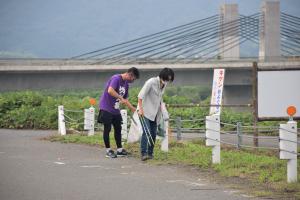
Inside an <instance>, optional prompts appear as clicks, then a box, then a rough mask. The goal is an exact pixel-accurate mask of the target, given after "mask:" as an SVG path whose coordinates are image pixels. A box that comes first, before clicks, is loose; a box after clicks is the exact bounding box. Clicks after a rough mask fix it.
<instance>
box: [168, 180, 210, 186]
mask: <svg viewBox="0 0 300 200" xmlns="http://www.w3.org/2000/svg"><path fill="white" fill-rule="evenodd" d="M166 181H167V182H168V183H182V184H184V185H188V186H204V185H206V184H202V183H195V182H191V181H186V180H166Z"/></svg>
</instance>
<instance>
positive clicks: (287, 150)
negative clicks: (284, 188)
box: [279, 121, 297, 183]
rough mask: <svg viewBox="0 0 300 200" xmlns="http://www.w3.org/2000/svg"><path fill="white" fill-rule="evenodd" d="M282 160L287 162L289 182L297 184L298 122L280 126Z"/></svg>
mask: <svg viewBox="0 0 300 200" xmlns="http://www.w3.org/2000/svg"><path fill="white" fill-rule="evenodd" d="M279 149H280V155H279V157H280V159H286V160H288V162H287V182H288V183H291V182H297V122H295V121H289V122H287V123H286V124H280V129H279Z"/></svg>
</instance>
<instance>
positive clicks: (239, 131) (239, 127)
mask: <svg viewBox="0 0 300 200" xmlns="http://www.w3.org/2000/svg"><path fill="white" fill-rule="evenodd" d="M236 132H237V148H238V149H240V148H241V145H242V142H243V141H242V124H241V122H238V123H237V124H236Z"/></svg>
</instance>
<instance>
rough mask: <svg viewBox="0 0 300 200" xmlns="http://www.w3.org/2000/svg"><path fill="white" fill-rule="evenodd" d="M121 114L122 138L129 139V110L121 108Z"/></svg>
mask: <svg viewBox="0 0 300 200" xmlns="http://www.w3.org/2000/svg"><path fill="white" fill-rule="evenodd" d="M121 116H122V121H123V122H122V131H121V134H122V139H127V133H128V131H127V110H125V109H122V110H121Z"/></svg>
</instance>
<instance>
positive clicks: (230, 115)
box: [0, 86, 278, 130]
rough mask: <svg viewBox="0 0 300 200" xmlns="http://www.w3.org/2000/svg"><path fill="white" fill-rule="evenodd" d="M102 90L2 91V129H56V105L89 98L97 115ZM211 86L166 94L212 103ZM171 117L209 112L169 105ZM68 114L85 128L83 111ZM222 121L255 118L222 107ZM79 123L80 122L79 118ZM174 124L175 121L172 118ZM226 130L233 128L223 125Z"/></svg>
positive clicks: (133, 96)
mask: <svg viewBox="0 0 300 200" xmlns="http://www.w3.org/2000/svg"><path fill="white" fill-rule="evenodd" d="M139 91H140V88H131V89H130V91H129V101H130V102H131V103H132V104H133V105H134V106H136V105H137V96H138V92H139ZM101 93H102V92H101V91H100V90H65V91H53V90H43V91H35V92H34V91H22V92H6V93H1V94H0V128H28V129H57V107H58V105H64V108H65V109H66V110H82V111H83V109H85V108H89V107H90V105H89V99H90V98H95V99H96V100H97V105H96V106H95V108H96V114H97V113H98V103H99V102H98V101H99V95H101ZM209 93H210V89H209V88H205V87H187V86H184V87H170V88H167V90H166V93H165V95H164V102H166V103H167V104H190V103H200V104H206V105H207V104H209V102H210V97H209ZM168 111H169V112H170V116H171V119H176V117H181V119H204V118H205V116H207V115H208V114H209V108H208V107H192V108H175V107H169V108H168ZM65 114H66V115H67V116H68V117H71V118H73V119H78V120H81V121H80V122H81V124H78V123H73V124H68V127H71V128H75V129H80V130H82V129H83V125H82V122H83V119H82V118H83V112H82V113H72V112H67V111H66V112H65ZM221 121H222V122H226V123H230V124H236V123H237V122H242V123H243V125H244V126H250V125H251V124H252V121H253V118H252V114H251V112H249V111H248V112H236V111H234V110H231V109H228V108H222V115H221ZM78 122H79V121H78ZM260 125H262V126H277V125H278V122H260ZM171 126H172V127H174V126H175V121H171ZM182 126H183V127H184V128H203V127H204V123H203V122H199V121H197V122H183V123H182ZM223 128H225V129H228V130H230V129H232V128H233V127H230V126H228V127H227V126H226V125H225V126H224V127H223Z"/></svg>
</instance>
